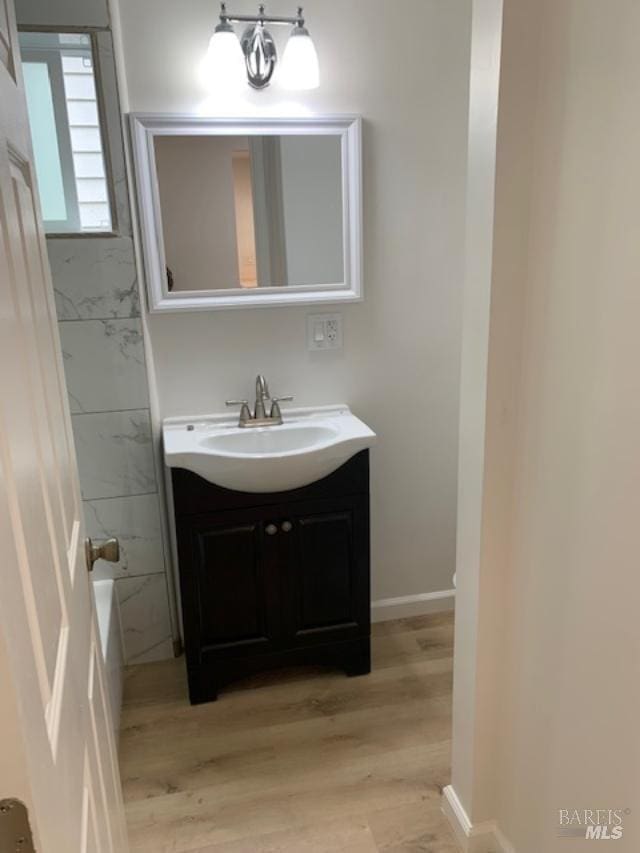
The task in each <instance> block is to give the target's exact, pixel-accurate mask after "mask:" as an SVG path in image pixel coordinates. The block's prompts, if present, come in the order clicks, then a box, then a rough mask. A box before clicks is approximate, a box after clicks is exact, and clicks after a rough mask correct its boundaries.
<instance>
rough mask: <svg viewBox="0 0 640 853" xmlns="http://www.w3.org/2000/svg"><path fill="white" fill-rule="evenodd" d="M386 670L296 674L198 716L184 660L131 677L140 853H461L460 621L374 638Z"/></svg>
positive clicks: (393, 630) (132, 832) (129, 798)
mask: <svg viewBox="0 0 640 853" xmlns="http://www.w3.org/2000/svg"><path fill="white" fill-rule="evenodd" d="M372 646H373V671H372V673H371V674H370V675H367V676H363V677H359V678H347V677H345V676H344V675H343V674H342V673H338V672H327V671H318V670H316V671H313V672H311V671H310V670H309V669H305V670H294V671H292V670H288V671H286V672H279V673H271V674H269V675H266V676H260V677H259V678H252V679H251V680H247V681H244V682H239V683H237V684H235V685H231V686H230V687H228V688H226V689H225V690H223V691H222V692H221V694H220V698H219V700H218V701H217V702H214V703H211V704H207V705H198V706H195V707H191V706H190V705H189V702H188V699H187V690H186V680H185V674H184V659H178V660H172V661H163V662H162V663H156V664H144V665H140V666H136V667H130V668H129V669H128V670H127V673H126V681H125V700H124V708H123V716H122V730H121V739H120V765H121V770H122V779H123V789H124V797H125V806H126V811H127V822H128V826H129V836H130V841H131V853H330V851H339V850H344V851H349V853H382V851H384V853H454V851H457V847H456V846H455V843H454V840H453V836H452V835H451V833H450V831H449V829H448V826H447V823H446V821H445V819H444V817H443V816H442V814H441V811H440V795H441V790H442V787H443V786H444V785H446V784H447V782H448V781H449V748H450V724H451V676H452V673H451V670H452V658H453V615H452V614H451V613H443V614H434V615H431V616H422V617H418V618H414V619H403V620H398V621H396V622H385V623H382V624H379V625H375V626H374V630H373V640H372Z"/></svg>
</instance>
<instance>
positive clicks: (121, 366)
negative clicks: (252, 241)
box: [47, 21, 174, 663]
mask: <svg viewBox="0 0 640 853" xmlns="http://www.w3.org/2000/svg"><path fill="white" fill-rule="evenodd" d="M69 23H70V22H69V21H65V24H69ZM78 24H79V25H82V22H80V21H79V22H78ZM96 41H97V52H98V56H97V60H98V62H97V65H98V70H99V74H98V84H99V91H100V95H101V98H102V101H103V107H104V111H103V115H104V118H105V127H104V133H103V137H104V139H105V140H106V148H107V151H106V155H107V159H108V161H109V164H110V175H111V180H112V190H113V202H114V211H113V213H115V216H114V236H113V237H91V236H79V237H72V238H50V239H48V240H47V248H48V253H49V260H50V263H51V272H52V277H53V285H54V290H55V299H56V309H57V313H58V321H59V328H60V337H61V341H62V351H63V357H64V367H65V374H66V380H67V388H68V392H69V401H70V405H71V413H72V422H73V431H74V437H75V442H76V452H77V456H78V467H79V471H80V484H81V487H82V496H83V500H84V508H85V519H86V526H87V535H88V536H91V537H92V538H93V539H95V540H101V539H106V538H108V537H109V536H117V537H118V539H119V540H120V546H121V559H120V562H119V563H118V564H117V565H112V564H109V563H105V562H103V561H98V562H97V563H96V566H95V569H94V573H95V577H96V578H106V577H113V578H115V581H116V589H117V591H118V598H119V601H120V611H121V620H122V631H123V638H124V646H125V655H126V658H127V662H128V663H141V662H145V661H151V660H159V659H162V658H166V657H170V656H172V654H173V639H174V638H173V633H172V625H171V618H170V603H169V601H170V600H169V595H168V585H167V584H168V582H169V579H168V575H167V564H166V556H165V554H164V552H163V539H162V528H161V520H160V519H161V515H160V514H161V506H160V499H159V495H158V485H157V471H156V468H155V457H154V449H153V440H152V434H151V422H150V414H149V389H148V377H147V369H146V364H145V347H144V340H143V333H142V323H141V318H140V302H139V293H138V283H137V281H136V265H135V257H134V249H133V241H132V235H131V217H130V209H129V199H128V194H127V185H126V173H125V159H124V148H123V142H122V128H121V120H120V106H119V103H118V92H117V85H116V76H115V65H114V61H113V51H112V44H111V35H110V33H109V32H106V31H102V32H99V33H97V35H96Z"/></svg>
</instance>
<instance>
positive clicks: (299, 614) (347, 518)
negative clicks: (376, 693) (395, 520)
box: [172, 450, 370, 703]
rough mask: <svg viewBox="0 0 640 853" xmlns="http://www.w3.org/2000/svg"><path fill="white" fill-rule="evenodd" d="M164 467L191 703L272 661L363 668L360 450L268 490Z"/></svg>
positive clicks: (364, 486)
mask: <svg viewBox="0 0 640 853" xmlns="http://www.w3.org/2000/svg"><path fill="white" fill-rule="evenodd" d="M172 476H173V493H174V505H175V514H176V533H177V542H178V559H179V573H180V586H181V594H182V614H183V623H184V635H185V647H186V656H187V670H188V678H189V693H190V697H191V701H192V702H193V703H197V702H205V701H209V700H211V699H215V698H216V696H217V691H218V688H219V687H221V686H222V685H224V684H226V683H228V682H229V681H232V680H235V679H237V678H241V677H243V676H246V675H250V674H252V673H256V672H260V671H262V670H265V669H271V668H275V667H282V666H290V665H299V664H327V665H333V666H337V667H340V668H342V669H344V670H345V671H346V672H347V674H349V675H360V674H364V673H367V672H369V670H370V651H369V646H370V642H369V635H370V600H369V599H370V594H369V562H370V559H369V456H368V451H366V450H365V451H362V452H361V453H359V454H358V455H357V456H354V457H353V458H352V459H350V460H349V461H348V462H346V463H345V464H344V465H343V466H342V467H341V468H339V469H338V470H337V471H336V472H334V473H333V474H331V475H330V476H328V477H326V478H324V479H323V480H320V481H319V482H317V483H314V484H312V485H310V486H306V487H304V488H302V489H296V490H294V491H290V492H281V493H277V494H248V493H246V494H245V493H241V492H233V491H229V490H227V489H223V488H220V487H218V486H214V485H212V484H211V483H208V482H207V481H206V480H203V479H202V478H201V477H198V476H197V475H196V474H193V473H191V472H189V471H185V470H182V469H174V470H173V474H172Z"/></svg>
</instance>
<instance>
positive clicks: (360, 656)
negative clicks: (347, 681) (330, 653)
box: [344, 637, 371, 678]
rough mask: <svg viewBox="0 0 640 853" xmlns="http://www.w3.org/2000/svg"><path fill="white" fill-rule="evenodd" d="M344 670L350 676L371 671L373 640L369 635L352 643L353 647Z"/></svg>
mask: <svg viewBox="0 0 640 853" xmlns="http://www.w3.org/2000/svg"><path fill="white" fill-rule="evenodd" d="M344 670H345V672H346V673H347V675H348V676H349V678H353V677H354V676H356V675H368V674H369V673H370V672H371V640H370V639H369V637H367V638H366V639H364V640H359V641H358V642H357V643H353V644H352V649H351V650H350V652H349V655H348V656H347V658H346V659H345V662H344Z"/></svg>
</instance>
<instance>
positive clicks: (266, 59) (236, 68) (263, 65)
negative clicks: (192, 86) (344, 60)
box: [207, 3, 320, 89]
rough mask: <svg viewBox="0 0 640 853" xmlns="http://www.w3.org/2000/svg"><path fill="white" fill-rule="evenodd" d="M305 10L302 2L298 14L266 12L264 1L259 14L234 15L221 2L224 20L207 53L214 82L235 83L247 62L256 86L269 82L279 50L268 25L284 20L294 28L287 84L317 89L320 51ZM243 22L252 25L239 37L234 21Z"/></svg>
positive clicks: (285, 62)
mask: <svg viewBox="0 0 640 853" xmlns="http://www.w3.org/2000/svg"><path fill="white" fill-rule="evenodd" d="M302 11H303V10H302V6H299V7H298V11H297V14H296V15H295V17H290V18H288V17H273V16H270V15H267V14H265V7H264V5H263V4H260V6H259V7H258V14H257V15H256V16H253V15H232V14H230V13H228V12H227V4H226V3H221V4H220V23H219V24H218V26H217V27H216V29H215V32H214V34H213V36H212V37H211V41H210V43H209V52H208V56H207V60H208V71H209V74H210V75H211V78H212V83H215V84H218V85H231V86H234V85H235V84H237V82H238V80H239V78H240V76H241V74H242V69H241V66H242V65H243V66H244V70H245V72H246V75H247V79H248V81H249V84H250V85H251V86H253V88H254V89H264V88H265V87H266V86H268V85H269V83H270V82H271V78H272V76H273V73H274V71H275V68H276V64H277V62H278V52H277V50H276V44H275V41H274V40H273V36H272V35H271V33H270V32H269V30H268V29H267V27H266V25H267V24H284V25H289V26H292V27H293V29H292V30H291V33H290V35H289V40H288V42H287V44H286V47H285V50H284V56H283V58H282V70H281V72H280V75H281V81H282V83H283V85H284V86H285V87H286V88H287V89H317V87H318V86H319V85H320V73H319V67H318V55H317V53H316V49H315V46H314V44H313V41H312V40H311V36H310V35H309V31H308V30H307V28H306V27H305V25H304V24H305V22H304V17H303V14H302ZM242 23H246V24H247V25H248V26H247V27H246V29H245V31H244V33H243V34H242V37H241V39H238V37H237V35H236V33H235V31H234V28H233V24H242Z"/></svg>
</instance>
